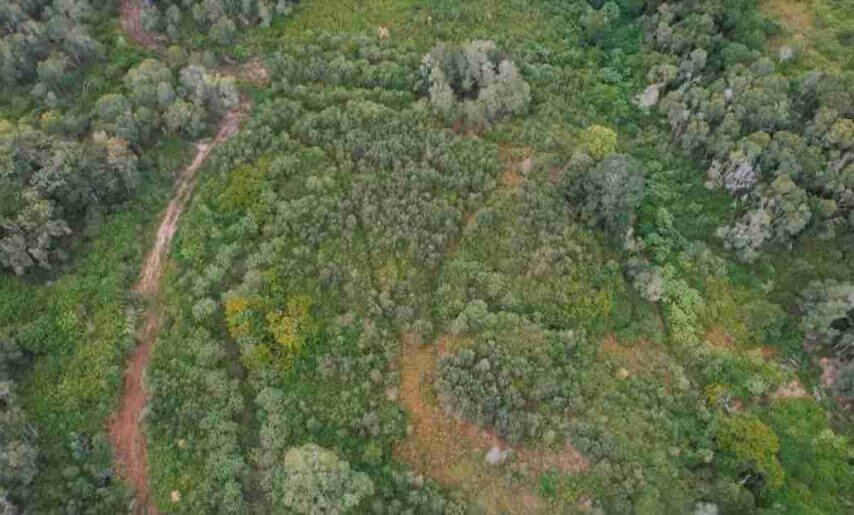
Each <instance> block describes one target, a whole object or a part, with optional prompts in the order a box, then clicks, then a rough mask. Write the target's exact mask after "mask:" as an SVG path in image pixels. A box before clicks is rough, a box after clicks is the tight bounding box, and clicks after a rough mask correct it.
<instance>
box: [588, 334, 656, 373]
mask: <svg viewBox="0 0 854 515" xmlns="http://www.w3.org/2000/svg"><path fill="white" fill-rule="evenodd" d="M600 351H601V353H602V356H603V357H607V358H611V359H612V360H614V361H615V362H616V363H617V364H618V365H619V366H621V367H623V368H625V369H626V371H627V372H629V373H630V374H631V375H642V374H649V373H651V372H652V373H654V372H658V373H660V375H661V376H662V378H669V376H670V372H669V371H668V370H667V361H668V358H667V355H666V354H665V352H664V349H663V348H662V346H661V345H660V344H657V343H654V342H651V341H649V340H638V341H635V342H632V344H631V345H624V344H621V343H620V342H618V341H617V339H616V338H615V337H613V336H609V337H607V338H605V339H604V340H602V345H601V348H600Z"/></svg>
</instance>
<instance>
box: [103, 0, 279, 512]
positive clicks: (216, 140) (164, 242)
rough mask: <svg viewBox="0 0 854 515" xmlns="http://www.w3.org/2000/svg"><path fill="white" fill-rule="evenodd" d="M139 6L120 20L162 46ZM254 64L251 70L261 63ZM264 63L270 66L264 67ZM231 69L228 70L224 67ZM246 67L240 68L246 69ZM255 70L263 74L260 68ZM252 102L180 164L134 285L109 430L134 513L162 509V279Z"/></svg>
mask: <svg viewBox="0 0 854 515" xmlns="http://www.w3.org/2000/svg"><path fill="white" fill-rule="evenodd" d="M140 11H141V9H140V7H139V3H138V2H137V1H135V0H124V1H123V2H122V5H121V10H120V13H121V19H120V25H121V28H122V30H123V31H124V32H125V33H126V34H127V36H128V37H129V38H130V39H131V40H132V41H134V42H135V43H138V44H140V45H142V46H145V47H147V48H149V49H150V50H153V51H155V52H157V51H159V50H161V49H162V45H161V40H162V38H161V37H160V36H159V35H157V34H154V33H151V32H147V31H145V30H144V29H143V28H142V26H141V24H140V19H139V17H140ZM259 66H260V65H258V64H254V65H253V66H252V67H250V68H249V72H252V70H255V69H256V68H259ZM260 69H261V70H262V71H263V72H264V77H265V78H266V71H265V70H263V67H260ZM223 71H225V72H226V74H227V71H226V70H223ZM242 72H243V69H240V70H238V73H239V74H242ZM249 72H247V78H248V80H250V81H253V82H257V81H254V75H253V74H252V73H249ZM253 73H255V74H258V73H260V72H258V71H257V70H255V71H254V72H253ZM249 108H250V102H249V101H248V100H247V99H245V98H242V99H241V101H240V103H239V104H238V105H237V106H235V107H234V108H232V109H231V110H230V111H228V112H227V113H226V114H225V116H223V118H222V119H221V120H220V122H219V126H218V129H217V133H216V135H215V136H214V137H213V139H210V140H203V141H199V142H197V143H196V144H195V147H196V154H195V156H194V157H193V160H192V162H191V163H190V164H189V165H187V166H186V167H185V168H184V169H182V170H181V173H180V174H179V175H178V178H177V180H176V182H175V186H174V188H173V192H172V198H171V200H170V201H169V205H168V206H167V207H166V211H165V212H164V214H163V216H162V218H161V221H160V226H159V227H158V229H157V234H156V236H155V239H154V242H153V244H152V246H151V249H150V250H149V251H148V253H147V254H146V256H145V260H144V261H143V264H142V269H141V270H140V274H139V279H138V280H137V283H136V285H135V286H134V291H135V292H136V293H137V294H138V295H139V296H140V297H141V298H142V300H143V303H144V310H143V312H142V314H141V317H140V321H141V324H140V325H139V327H138V330H137V333H136V335H135V337H136V342H137V347H136V349H135V350H134V351H133V353H132V354H131V356H130V358H129V359H128V362H127V365H126V368H125V372H124V380H123V385H122V394H121V398H120V400H119V404H118V408H117V410H116V412H115V413H114V414H113V415H112V416H111V417H110V419H109V421H108V433H109V437H110V442H111V444H112V447H113V461H114V464H115V467H116V470H117V472H118V473H119V474H120V475H121V477H122V478H124V479H125V481H127V483H128V484H129V485H130V486H131V487H132V488H133V491H134V501H135V502H134V513H137V514H153V513H157V510H156V509H155V507H154V505H153V503H152V502H151V498H150V496H149V489H148V457H147V456H148V455H147V450H146V440H145V434H143V431H142V426H141V424H140V416H141V414H142V412H143V410H144V409H145V405H146V403H147V401H148V396H147V393H146V391H145V387H144V385H143V375H144V372H145V367H146V365H147V364H148V361H149V359H150V357H151V350H152V347H153V345H154V342H155V341H156V340H157V335H158V332H159V316H158V314H159V310H158V306H157V298H158V296H159V294H160V280H161V277H162V275H163V269H164V267H165V265H166V262H167V260H166V257H167V255H168V253H169V246H170V244H171V243H172V237H173V236H174V235H175V229H176V228H177V226H178V221H179V219H180V217H181V213H183V211H184V208H185V207H186V205H187V201H188V200H189V199H190V196H191V195H192V193H193V186H194V184H195V176H196V171H197V170H198V169H199V167H201V166H202V164H203V163H204V162H205V160H206V159H207V157H208V155H209V154H210V153H211V151H212V150H213V149H214V148H215V147H216V146H217V145H218V144H220V143H222V142H224V141H225V140H227V139H228V138H230V137H231V136H233V135H234V134H235V133H236V132H237V131H238V129H239V128H240V122H241V120H242V119H243V118H244V117H245V116H246V114H247V113H248V112H249Z"/></svg>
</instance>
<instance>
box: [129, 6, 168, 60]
mask: <svg viewBox="0 0 854 515" xmlns="http://www.w3.org/2000/svg"><path fill="white" fill-rule="evenodd" d="M141 11H142V8H141V7H140V5H139V0H122V6H121V9H120V23H121V26H122V32H124V33H125V34H127V36H128V37H129V38H130V39H131V40H132V41H133V42H135V43H137V44H139V45H142V46H144V47H148V48H150V49H152V50H157V49H159V48H160V47H161V45H162V40H163V38H162V37H160V35H159V34H155V33H153V32H148V31H147V30H145V29H143V28H142V23H140V19H139V14H140V12H141Z"/></svg>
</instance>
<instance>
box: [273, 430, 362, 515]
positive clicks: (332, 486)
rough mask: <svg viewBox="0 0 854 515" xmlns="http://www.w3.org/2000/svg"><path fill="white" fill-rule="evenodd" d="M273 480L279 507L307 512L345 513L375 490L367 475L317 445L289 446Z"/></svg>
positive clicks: (276, 502) (275, 498)
mask: <svg viewBox="0 0 854 515" xmlns="http://www.w3.org/2000/svg"><path fill="white" fill-rule="evenodd" d="M271 481H272V484H271V486H270V490H271V496H272V500H273V504H274V506H275V507H276V508H277V509H288V510H293V511H295V512H297V513H306V514H321V513H323V514H337V513H345V512H347V511H349V510H352V509H353V508H355V507H356V506H358V505H359V503H360V502H361V501H362V499H364V498H365V497H367V496H370V495H372V494H373V492H374V485H373V482H372V481H371V479H370V478H369V477H368V475H367V474H365V473H363V472H356V471H353V470H351V469H350V464H349V463H347V462H346V461H344V460H341V459H340V458H339V457H338V456H337V455H336V454H335V453H334V452H332V451H330V450H327V449H324V448H322V447H319V446H317V445H315V444H306V445H303V446H301V447H293V448H291V449H289V450H288V452H287V453H286V454H285V459H284V463H283V464H282V466H280V467H276V468H275V470H274V472H273V474H272V480H271Z"/></svg>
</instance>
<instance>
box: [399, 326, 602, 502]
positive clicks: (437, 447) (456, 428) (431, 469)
mask: <svg viewBox="0 0 854 515" xmlns="http://www.w3.org/2000/svg"><path fill="white" fill-rule="evenodd" d="M402 340H403V343H402V349H401V358H400V363H399V367H400V392H399V400H400V402H401V404H402V405H403V407H404V408H405V409H406V410H407V412H408V413H409V421H410V426H409V427H408V428H407V438H406V439H405V440H404V441H403V442H401V443H400V444H398V445H397V447H396V448H395V455H396V456H397V457H398V458H399V459H401V460H403V461H405V462H407V463H408V464H409V465H410V466H411V467H412V468H413V469H414V470H415V471H416V472H418V473H420V474H423V475H425V476H427V477H429V478H432V479H434V480H435V481H436V482H438V483H439V484H441V485H444V486H453V487H456V488H459V489H461V490H462V491H463V492H465V493H466V494H468V495H469V496H470V497H471V498H472V499H473V500H474V501H475V502H476V503H478V504H479V505H480V506H481V508H483V509H484V510H485V512H486V513H532V512H541V511H543V510H544V509H545V508H544V507H543V506H542V505H541V502H540V500H539V499H538V498H537V497H536V496H535V495H534V494H533V493H532V492H531V490H530V488H529V487H526V486H523V485H521V484H511V485H508V483H507V481H506V480H505V474H504V472H503V471H502V470H501V467H499V466H495V465H489V464H487V463H486V460H485V457H486V454H487V453H488V452H489V451H490V450H491V449H493V448H498V449H500V450H502V451H507V450H509V451H511V456H512V457H511V459H512V460H513V463H514V464H515V465H516V466H517V467H518V468H519V469H520V470H523V471H526V475H527V476H528V478H529V479H536V478H537V476H538V475H539V474H540V473H541V472H545V471H548V470H554V471H559V472H567V473H575V472H581V471H583V470H585V469H586V468H587V467H588V463H587V461H586V460H585V459H584V457H583V456H582V455H581V454H580V453H579V452H578V451H576V450H575V449H574V448H573V447H572V445H571V444H569V443H568V442H567V444H566V447H565V449H564V450H563V452H560V453H557V452H553V451H549V450H545V451H544V450H539V449H529V448H525V447H512V446H509V445H508V444H507V443H506V442H504V441H503V440H502V439H501V438H499V437H498V436H497V435H495V434H494V433H492V432H490V431H486V430H483V429H480V428H478V427H476V426H474V425H473V424H470V423H468V422H466V421H464V420H459V419H456V418H454V417H449V416H446V415H445V413H444V412H443V411H442V410H441V409H440V408H439V407H438V406H437V405H436V402H435V399H434V398H433V394H432V381H433V374H434V372H435V369H436V362H437V360H438V359H439V358H440V357H441V356H442V355H444V354H445V353H446V352H447V351H446V348H447V343H446V341H445V340H439V341H438V342H436V343H435V344H433V345H420V344H418V343H416V342H415V341H414V340H413V338H412V337H411V336H410V335H404V337H403V338H402Z"/></svg>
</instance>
